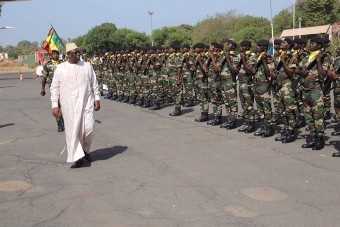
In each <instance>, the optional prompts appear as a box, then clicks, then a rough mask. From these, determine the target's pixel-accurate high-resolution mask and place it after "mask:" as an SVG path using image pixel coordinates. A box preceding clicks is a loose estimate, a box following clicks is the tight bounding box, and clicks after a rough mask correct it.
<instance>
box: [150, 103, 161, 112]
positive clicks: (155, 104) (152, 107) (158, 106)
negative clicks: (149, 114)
mask: <svg viewBox="0 0 340 227" xmlns="http://www.w3.org/2000/svg"><path fill="white" fill-rule="evenodd" d="M160 109H161V105H160V104H159V102H155V103H154V104H153V106H151V107H150V110H160Z"/></svg>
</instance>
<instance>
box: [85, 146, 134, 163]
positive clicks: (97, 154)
mask: <svg viewBox="0 0 340 227" xmlns="http://www.w3.org/2000/svg"><path fill="white" fill-rule="evenodd" d="M127 149H128V147H127V146H114V147H109V148H103V149H98V150H95V151H93V152H91V153H90V156H91V160H92V162H96V161H103V160H108V159H110V158H113V157H114V156H116V155H119V154H122V153H124V152H125V151H127Z"/></svg>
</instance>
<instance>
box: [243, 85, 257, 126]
mask: <svg viewBox="0 0 340 227" xmlns="http://www.w3.org/2000/svg"><path fill="white" fill-rule="evenodd" d="M239 90H240V100H241V106H242V109H243V112H242V118H243V120H245V121H254V120H255V111H254V91H253V86H251V85H248V84H247V83H242V82H241V83H240V87H239Z"/></svg>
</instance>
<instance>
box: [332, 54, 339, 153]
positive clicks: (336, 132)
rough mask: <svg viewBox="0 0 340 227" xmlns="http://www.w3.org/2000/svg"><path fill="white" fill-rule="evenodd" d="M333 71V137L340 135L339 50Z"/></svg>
mask: <svg viewBox="0 0 340 227" xmlns="http://www.w3.org/2000/svg"><path fill="white" fill-rule="evenodd" d="M334 70H335V72H336V74H337V77H336V82H335V90H334V109H335V113H336V121H337V126H336V131H335V132H333V133H332V135H333V136H339V135H340V122H339V120H340V48H337V50H336V56H335V58H334ZM333 157H340V151H338V152H335V153H333Z"/></svg>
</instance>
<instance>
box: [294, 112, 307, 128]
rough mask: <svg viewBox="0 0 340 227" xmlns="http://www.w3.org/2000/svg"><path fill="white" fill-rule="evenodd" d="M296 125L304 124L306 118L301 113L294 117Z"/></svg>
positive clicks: (303, 125)
mask: <svg viewBox="0 0 340 227" xmlns="http://www.w3.org/2000/svg"><path fill="white" fill-rule="evenodd" d="M296 125H297V127H298V128H303V127H305V126H306V120H305V117H304V116H303V115H301V114H300V115H299V116H298V117H297V119H296Z"/></svg>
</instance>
